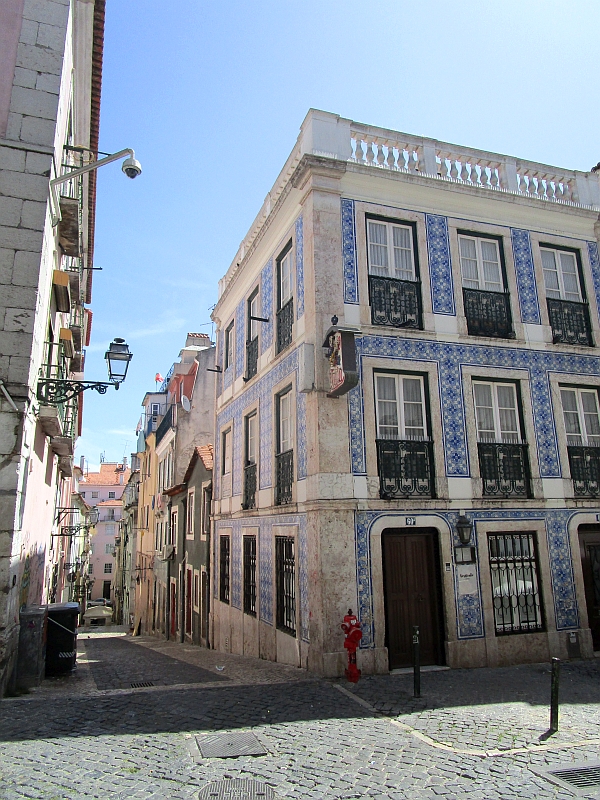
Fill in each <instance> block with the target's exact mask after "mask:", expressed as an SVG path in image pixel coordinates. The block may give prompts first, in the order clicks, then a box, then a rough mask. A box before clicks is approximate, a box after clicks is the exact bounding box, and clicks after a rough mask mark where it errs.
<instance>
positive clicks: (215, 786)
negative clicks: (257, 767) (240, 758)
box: [198, 778, 275, 800]
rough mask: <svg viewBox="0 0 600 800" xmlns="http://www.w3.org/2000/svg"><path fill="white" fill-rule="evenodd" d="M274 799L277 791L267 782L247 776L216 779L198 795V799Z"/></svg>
mask: <svg viewBox="0 0 600 800" xmlns="http://www.w3.org/2000/svg"><path fill="white" fill-rule="evenodd" d="M255 797H257V798H260V800H273V798H274V797H275V793H274V792H273V789H271V787H270V786H267V785H266V783H258V781H250V780H247V779H246V778H232V779H231V780H228V781H214V782H213V783H209V785H208V786H205V787H204V789H202V791H201V792H200V794H199V795H198V800H214V798H218V800H230V798H231V800H233V798H235V800H254V798H255Z"/></svg>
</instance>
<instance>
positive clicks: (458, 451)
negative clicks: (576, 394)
mask: <svg viewBox="0 0 600 800" xmlns="http://www.w3.org/2000/svg"><path fill="white" fill-rule="evenodd" d="M357 352H358V355H359V358H360V359H361V361H362V359H363V358H364V357H365V356H377V357H378V358H386V359H392V360H394V361H399V360H400V361H429V362H436V363H437V364H438V370H439V392H440V395H441V400H442V402H441V407H442V430H443V437H444V446H445V447H444V452H445V461H446V475H447V476H448V477H463V478H466V477H469V476H470V474H471V473H470V467H469V453H468V445H467V433H466V423H465V413H464V398H463V385H462V375H461V370H462V367H465V366H467V365H474V366H476V365H485V366H487V367H496V368H498V369H506V370H514V369H522V370H526V371H527V372H528V373H529V374H528V378H529V382H530V387H531V399H532V405H533V416H534V420H535V436H536V445H537V454H538V459H539V464H540V474H541V476H542V477H543V478H560V477H561V476H562V470H561V465H560V460H559V456H558V443H557V438H556V426H555V421H554V412H553V408H552V400H551V394H550V382H549V373H564V374H565V375H598V374H599V370H600V360H599V359H598V358H597V357H596V356H592V355H590V356H586V355H580V354H573V355H566V354H564V353H557V352H552V351H548V350H544V351H541V350H529V349H526V348H518V347H502V346H485V345H477V344H448V343H442V342H437V341H431V340H422V339H418V340H417V339H400V338H398V337H397V336H362V337H357ZM430 390H431V391H435V390H436V387H430ZM362 393H363V389H362V382H361V381H359V384H358V386H357V387H356V388H355V389H353V390H352V394H353V396H352V397H351V399H350V404H349V408H350V437H351V453H352V471H353V473H354V474H355V475H364V474H366V472H365V469H366V466H365V465H366V462H365V457H364V452H365V444H364V437H365V434H364V425H363V417H364V410H363V409H359V406H360V405H362V403H361V402H360V399H361V398H362V396H363V395H362Z"/></svg>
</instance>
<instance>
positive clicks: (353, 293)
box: [341, 198, 358, 303]
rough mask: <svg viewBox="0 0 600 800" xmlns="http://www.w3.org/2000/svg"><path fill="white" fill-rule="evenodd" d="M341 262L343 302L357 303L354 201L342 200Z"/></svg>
mask: <svg viewBox="0 0 600 800" xmlns="http://www.w3.org/2000/svg"><path fill="white" fill-rule="evenodd" d="M341 206H342V261H343V268H344V302H345V303H358V263H357V259H356V223H355V219H354V200H347V199H345V198H342V200H341Z"/></svg>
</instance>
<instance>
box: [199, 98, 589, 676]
mask: <svg viewBox="0 0 600 800" xmlns="http://www.w3.org/2000/svg"><path fill="white" fill-rule="evenodd" d="M599 210H600V184H599V181H598V176H597V175H596V174H595V173H593V172H590V173H582V172H575V171H570V170H562V169H558V168H554V167H549V166H546V165H542V164H535V163H531V162H526V161H522V160H519V159H516V158H511V157H508V156H503V155H499V154H495V153H488V152H484V151H477V150H473V149H468V148H463V147H458V146H454V145H449V144H446V143H442V142H437V141H435V140H431V139H425V138H421V137H416V136H409V135H407V134H402V133H399V132H396V131H390V130H384V129H380V128H374V127H370V126H366V125H361V124H358V123H354V122H352V121H350V120H346V119H342V118H340V117H337V116H336V115H333V114H327V113H324V112H319V111H311V112H309V114H308V115H307V117H306V119H305V121H304V123H303V125H302V129H301V133H300V136H299V138H298V141H297V143H296V146H295V147H294V149H293V151H292V153H291V155H290V157H289V159H288V161H287V162H286V164H285V166H284V168H283V170H282V172H281V174H280V175H279V177H278V179H277V181H276V183H275V185H274V187H273V189H272V190H271V192H270V193H269V195H268V196H267V198H266V200H265V203H264V205H263V207H262V209H261V211H260V212H259V214H258V216H257V218H256V220H255V222H254V224H253V226H252V227H251V229H250V231H249V233H248V235H247V236H246V238H245V239H244V241H243V242H242V244H241V246H240V249H239V251H238V253H237V254H236V257H235V258H234V260H233V262H232V265H231V267H230V268H229V270H228V271H227V273H226V275H225V276H224V277H223V278H222V280H221V282H220V297H219V302H218V304H217V306H216V308H215V311H214V318H215V321H216V323H217V328H218V332H217V347H218V351H217V364H218V367H219V368H220V369H221V372H220V374H219V375H218V376H217V378H218V388H217V404H216V432H215V449H216V453H215V472H214V536H213V539H212V546H213V553H212V557H213V570H212V578H213V580H212V593H213V606H212V609H213V610H212V620H211V624H212V641H213V642H214V644H215V646H216V647H217V648H220V649H224V650H230V651H233V652H240V653H247V654H253V655H257V656H260V657H263V658H268V659H272V660H279V661H284V662H287V663H293V664H298V665H302V666H306V667H308V668H309V669H311V670H313V671H315V672H318V673H321V674H326V675H337V674H341V673H342V672H343V668H344V665H345V653H344V648H343V635H342V632H341V629H340V623H341V621H342V619H343V616H344V614H345V613H346V612H347V610H348V608H352V609H353V610H354V611H355V612H356V613H357V615H358V616H359V619H360V621H361V624H362V630H363V637H362V642H361V649H360V653H359V659H358V660H359V666H361V667H362V669H363V671H365V672H385V671H387V670H389V669H394V668H399V667H403V666H407V665H409V664H410V662H411V658H412V634H413V628H414V626H415V625H418V626H419V630H420V637H421V653H422V659H423V662H424V663H431V664H447V665H449V666H483V665H490V666H493V665H498V664H508V663H520V662H525V661H538V660H540V661H541V660H545V659H548V658H549V657H550V656H553V655H557V656H560V657H568V656H578V655H582V656H591V655H592V653H593V651H594V649H596V650H598V649H600V502H599V497H600V402H599V398H598V390H599V387H600V360H599V357H598V356H599V352H600V351H599V350H598V347H597V345H598V344H600V318H599V307H600V306H599V301H600V263H599V259H598V242H597V236H598V233H599V230H598V222H597V220H598V211H599ZM342 339H343V341H344V342H345V344H344V350H343V353H342V355H341V361H340V353H339V350H338V349H337V345H338V344H339V343H340V342H341V341H342ZM324 343H325V344H326V345H327V347H323V345H324ZM336 381H337V383H342V384H343V385H342V386H341V388H339V387H338V388H337V389H336V390H335V391H332V389H333V388H334V383H335V384H336V386H337V383H336ZM332 395H334V396H332ZM336 395H337V396H336Z"/></svg>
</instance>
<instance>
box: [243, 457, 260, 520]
mask: <svg viewBox="0 0 600 800" xmlns="http://www.w3.org/2000/svg"><path fill="white" fill-rule="evenodd" d="M256 473H257V469H256V464H248V465H247V466H246V467H244V497H243V500H242V508H244V509H249V508H256Z"/></svg>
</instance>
